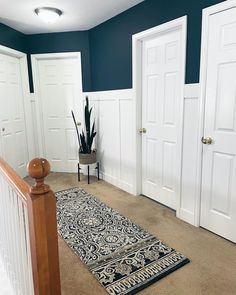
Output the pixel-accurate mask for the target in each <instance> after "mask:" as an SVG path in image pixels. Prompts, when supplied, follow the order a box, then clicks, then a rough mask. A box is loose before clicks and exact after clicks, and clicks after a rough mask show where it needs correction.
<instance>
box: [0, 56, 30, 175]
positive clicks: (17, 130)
mask: <svg viewBox="0 0 236 295" xmlns="http://www.w3.org/2000/svg"><path fill="white" fill-rule="evenodd" d="M21 81H22V79H21V70H20V60H19V58H16V57H11V56H8V55H5V54H0V128H1V129H0V132H1V150H2V151H1V153H2V157H3V158H4V159H5V160H6V161H7V162H8V163H9V164H10V165H11V166H12V167H13V168H14V169H15V170H16V172H17V173H18V174H19V175H20V176H21V177H24V176H26V175H27V172H26V165H27V163H28V161H29V154H28V147H27V138H26V125H25V115H24V99H23V87H22V82H21Z"/></svg>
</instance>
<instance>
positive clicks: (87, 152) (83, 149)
mask: <svg viewBox="0 0 236 295" xmlns="http://www.w3.org/2000/svg"><path fill="white" fill-rule="evenodd" d="M71 113H72V118H73V121H74V124H75V128H76V133H77V138H78V143H79V162H80V164H86V165H87V164H93V163H96V150H95V149H92V147H93V140H94V138H95V136H96V134H97V132H95V122H93V126H92V129H91V128H90V120H91V113H92V108H90V109H89V100H88V97H87V96H86V104H85V107H84V123H85V131H84V130H82V132H79V129H78V125H77V123H76V120H75V115H74V112H73V111H71Z"/></svg>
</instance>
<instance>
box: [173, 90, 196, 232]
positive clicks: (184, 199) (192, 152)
mask: <svg viewBox="0 0 236 295" xmlns="http://www.w3.org/2000/svg"><path fill="white" fill-rule="evenodd" d="M199 119H200V105H199V84H187V85H186V86H185V97H184V120H183V148H182V150H183V154H182V184H181V201H180V210H179V216H178V217H179V218H180V219H182V220H184V221H186V222H188V223H190V224H193V225H196V226H197V225H198V224H197V223H196V220H197V218H196V215H197V214H199V208H197V199H198V193H199V188H198V177H197V173H198V157H197V156H198V148H199V144H198V135H199V126H200V125H199V124H200V122H199Z"/></svg>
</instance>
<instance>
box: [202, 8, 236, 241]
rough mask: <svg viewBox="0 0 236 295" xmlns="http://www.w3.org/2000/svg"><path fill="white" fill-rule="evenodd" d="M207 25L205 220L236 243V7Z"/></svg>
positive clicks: (223, 12)
mask: <svg viewBox="0 0 236 295" xmlns="http://www.w3.org/2000/svg"><path fill="white" fill-rule="evenodd" d="M208 28H209V34H208V41H207V47H208V49H207V61H206V63H205V65H206V77H205V81H206V86H205V126H204V137H210V138H212V139H213V142H212V144H209V145H207V144H206V145H204V146H203V170H202V194H201V220H200V223H201V226H203V227H205V228H207V229H209V230H211V231H213V232H215V233H217V234H219V235H221V236H223V237H225V238H227V239H229V240H232V241H234V242H236V8H235V7H234V8H231V9H228V10H225V11H222V12H219V13H216V14H212V15H210V16H209V27H208ZM201 66H204V65H203V64H202V65H201Z"/></svg>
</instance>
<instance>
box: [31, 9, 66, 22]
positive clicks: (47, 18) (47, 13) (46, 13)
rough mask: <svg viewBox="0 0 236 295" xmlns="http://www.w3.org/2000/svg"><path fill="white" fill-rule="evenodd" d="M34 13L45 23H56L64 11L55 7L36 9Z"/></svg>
mask: <svg viewBox="0 0 236 295" xmlns="http://www.w3.org/2000/svg"><path fill="white" fill-rule="evenodd" d="M34 12H35V13H36V14H37V15H38V16H39V17H40V18H41V19H42V21H44V22H45V23H48V24H52V23H55V22H56V21H57V20H58V18H59V17H60V16H61V15H62V11H61V10H60V9H57V8H53V7H40V8H36V9H35V10H34Z"/></svg>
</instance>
